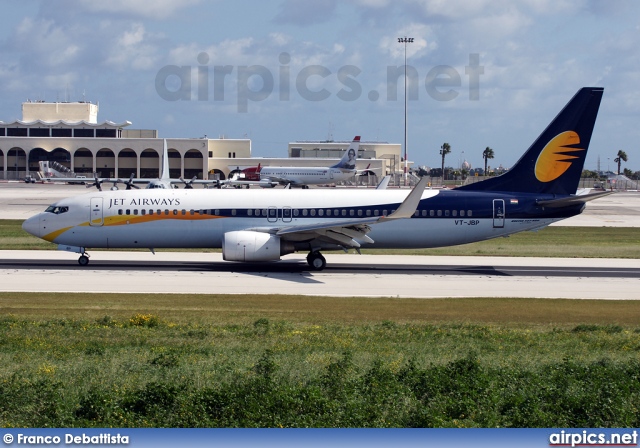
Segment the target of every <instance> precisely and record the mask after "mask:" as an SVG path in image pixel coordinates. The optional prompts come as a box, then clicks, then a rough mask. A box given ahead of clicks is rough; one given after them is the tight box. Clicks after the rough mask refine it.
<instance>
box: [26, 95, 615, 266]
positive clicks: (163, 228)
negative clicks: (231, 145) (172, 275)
mask: <svg viewBox="0 0 640 448" xmlns="http://www.w3.org/2000/svg"><path fill="white" fill-rule="evenodd" d="M602 94H603V89H602V88H597V87H585V88H582V89H580V90H579V91H578V93H576V95H575V96H574V97H573V98H572V99H571V100H570V101H569V103H568V104H567V105H566V106H565V107H564V108H563V109H562V111H561V112H560V113H559V114H558V115H557V116H556V118H555V119H554V120H553V121H552V122H551V124H550V125H549V126H548V127H547V128H546V129H545V130H544V131H543V132H542V134H540V136H539V137H538V138H537V139H536V140H535V141H534V143H533V144H532V145H531V146H530V147H529V149H528V150H527V151H526V152H525V154H524V155H523V156H522V158H521V159H520V160H519V161H518V162H517V163H516V164H515V165H514V166H513V167H512V169H511V170H509V171H508V172H506V173H505V174H503V175H501V176H498V177H494V178H489V179H487V180H484V181H481V182H477V183H474V184H469V185H465V186H463V187H460V188H456V189H453V190H425V186H426V182H427V178H423V179H422V180H421V181H420V182H419V183H418V185H417V186H416V187H415V188H414V189H413V190H411V191H410V192H409V191H408V190H385V189H380V190H358V189H354V190H338V191H336V190H333V189H332V190H326V189H308V190H296V189H254V190H242V189H241V190H236V189H231V190H227V191H223V190H213V191H212V190H184V189H181V190H162V189H160V190H138V191H103V192H92V193H89V194H85V195H81V196H76V197H72V198H68V199H63V200H60V201H57V202H55V203H54V204H52V205H51V206H49V207H48V208H47V209H46V210H45V211H44V212H42V213H39V214H37V215H35V216H33V217H31V218H29V219H27V220H26V221H25V222H24V223H23V228H24V230H26V231H27V232H29V233H30V234H32V235H35V236H37V237H40V238H42V239H44V240H47V241H50V242H52V243H55V244H58V245H59V246H58V247H59V249H61V250H68V251H71V252H76V253H79V254H81V256H80V258H79V260H78V262H79V264H80V265H86V264H87V263H88V262H89V258H88V255H87V254H86V248H124V249H126V248H148V249H150V250H151V251H153V250H154V249H155V248H178V247H179V248H222V254H223V258H224V259H225V260H228V261H240V262H262V261H276V260H279V259H280V257H281V256H282V255H285V254H289V253H292V252H296V251H308V256H307V261H308V263H309V265H310V266H311V268H312V269H315V270H322V269H324V268H325V265H326V260H325V258H324V257H323V256H322V254H321V251H326V250H340V249H342V250H348V249H356V250H357V251H359V250H360V248H361V247H375V248H429V247H440V246H450V245H457V244H465V243H471V242H475V241H481V240H487V239H491V238H496V237H501V236H503V237H504V236H508V235H511V234H513V233H517V232H522V231H525V230H538V229H541V228H543V227H545V226H547V225H549V224H551V223H554V222H556V221H559V220H562V219H565V218H569V217H571V216H575V215H578V214H580V213H581V212H582V211H583V210H584V207H585V203H586V202H587V201H590V200H593V199H596V198H598V197H601V196H604V195H606V194H609V193H610V192H598V193H588V194H582V195H576V194H575V193H576V189H577V186H578V183H579V180H580V174H581V172H582V167H583V165H584V161H585V157H586V154H587V149H588V147H589V142H590V140H591V134H592V131H593V127H594V124H595V120H596V116H597V113H598V108H599V106H600V101H601V99H602Z"/></svg>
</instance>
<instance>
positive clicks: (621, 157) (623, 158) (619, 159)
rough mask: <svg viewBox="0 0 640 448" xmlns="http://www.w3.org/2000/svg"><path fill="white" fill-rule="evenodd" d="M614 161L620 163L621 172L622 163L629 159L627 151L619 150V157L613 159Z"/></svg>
mask: <svg viewBox="0 0 640 448" xmlns="http://www.w3.org/2000/svg"><path fill="white" fill-rule="evenodd" d="M613 161H614V162H615V163H617V164H618V174H620V164H622V162H626V161H627V153H626V152H624V151H623V150H620V151H618V157H616V158H615V159H613Z"/></svg>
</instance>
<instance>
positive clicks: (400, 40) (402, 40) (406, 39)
mask: <svg viewBox="0 0 640 448" xmlns="http://www.w3.org/2000/svg"><path fill="white" fill-rule="evenodd" d="M412 42H413V37H407V36H405V37H399V38H398V43H400V44H404V185H405V187H406V186H407V185H408V184H409V179H408V175H409V170H408V159H407V44H410V43H412Z"/></svg>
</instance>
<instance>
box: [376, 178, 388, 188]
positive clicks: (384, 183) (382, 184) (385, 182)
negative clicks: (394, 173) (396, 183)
mask: <svg viewBox="0 0 640 448" xmlns="http://www.w3.org/2000/svg"><path fill="white" fill-rule="evenodd" d="M390 180H391V176H384V177H383V178H382V180H381V181H380V183H379V184H378V186H377V187H376V190H386V189H387V185H389V181H390Z"/></svg>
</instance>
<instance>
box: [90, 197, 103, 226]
mask: <svg viewBox="0 0 640 448" xmlns="http://www.w3.org/2000/svg"><path fill="white" fill-rule="evenodd" d="M102 224H104V216H103V214H102V198H91V217H90V218H89V225H91V226H94V227H100V226H101V225H102Z"/></svg>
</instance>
